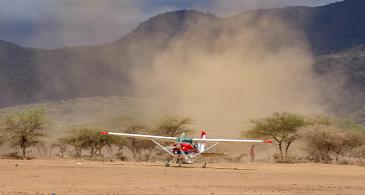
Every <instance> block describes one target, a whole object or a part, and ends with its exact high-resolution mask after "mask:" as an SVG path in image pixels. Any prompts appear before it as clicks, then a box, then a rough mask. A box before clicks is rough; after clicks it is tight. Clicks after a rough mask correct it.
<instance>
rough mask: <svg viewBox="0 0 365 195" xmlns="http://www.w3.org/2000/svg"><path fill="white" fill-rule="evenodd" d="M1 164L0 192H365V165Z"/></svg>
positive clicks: (27, 161) (73, 161) (3, 162)
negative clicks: (181, 165)
mask: <svg viewBox="0 0 365 195" xmlns="http://www.w3.org/2000/svg"><path fill="white" fill-rule="evenodd" d="M162 164H163V163H158V162H156V163H137V162H89V161H76V160H30V161H29V160H26V161H22V160H0V194H52V193H54V194H154V195H156V194H365V167H361V166H350V165H329V164H271V163H217V164H208V168H206V169H202V168H200V167H199V165H198V164H195V165H186V166H185V167H181V168H179V167H174V165H173V166H172V167H163V166H162Z"/></svg>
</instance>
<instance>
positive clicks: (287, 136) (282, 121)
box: [244, 112, 309, 160]
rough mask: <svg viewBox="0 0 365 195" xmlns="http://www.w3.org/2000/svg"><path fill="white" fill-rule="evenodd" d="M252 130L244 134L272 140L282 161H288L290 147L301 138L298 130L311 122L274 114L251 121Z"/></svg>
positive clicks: (293, 115) (294, 116)
mask: <svg viewBox="0 0 365 195" xmlns="http://www.w3.org/2000/svg"><path fill="white" fill-rule="evenodd" d="M250 122H251V123H252V128H251V129H250V130H248V131H247V132H244V134H245V135H246V136H249V137H253V138H270V139H273V140H275V142H276V143H277V145H278V148H279V152H280V153H279V154H280V158H281V160H286V159H287V156H288V150H289V147H290V145H291V144H292V143H293V142H294V141H295V140H297V138H298V137H299V134H298V130H299V129H300V128H302V127H304V126H306V125H308V124H309V122H308V121H307V120H306V119H305V118H304V117H303V116H301V115H298V114H291V113H285V112H283V113H274V114H273V115H272V116H270V117H266V118H262V119H258V120H250Z"/></svg>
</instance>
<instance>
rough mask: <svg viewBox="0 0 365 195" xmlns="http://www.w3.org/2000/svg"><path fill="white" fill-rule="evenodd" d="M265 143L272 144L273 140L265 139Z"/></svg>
mask: <svg viewBox="0 0 365 195" xmlns="http://www.w3.org/2000/svg"><path fill="white" fill-rule="evenodd" d="M264 143H266V144H272V140H271V139H265V140H264Z"/></svg>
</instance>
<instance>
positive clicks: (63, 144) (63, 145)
mask: <svg viewBox="0 0 365 195" xmlns="http://www.w3.org/2000/svg"><path fill="white" fill-rule="evenodd" d="M67 144H68V140H67V139H66V138H63V137H62V138H58V139H57V140H56V141H55V142H54V143H53V144H52V145H51V149H54V148H58V151H59V153H60V157H61V158H63V157H64V154H65V152H66V151H67Z"/></svg>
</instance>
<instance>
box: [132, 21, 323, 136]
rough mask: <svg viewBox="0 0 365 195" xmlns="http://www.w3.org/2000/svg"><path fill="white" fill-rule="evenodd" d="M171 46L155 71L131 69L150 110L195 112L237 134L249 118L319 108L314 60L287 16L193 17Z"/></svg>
mask: <svg viewBox="0 0 365 195" xmlns="http://www.w3.org/2000/svg"><path fill="white" fill-rule="evenodd" d="M237 20H238V21H239V22H237ZM168 44H169V46H168V47H167V48H166V49H164V50H163V51H160V52H158V54H157V55H156V56H155V57H154V61H153V62H151V63H152V67H151V68H150V69H147V70H146V69H135V70H134V71H133V80H134V84H135V90H136V92H137V94H138V95H139V96H140V97H143V98H147V99H152V102H153V103H152V105H151V106H150V108H148V109H150V110H153V111H156V110H158V111H159V112H161V113H167V114H178V115H190V116H191V117H192V118H193V119H194V120H195V124H194V126H195V128H199V129H200V128H201V129H206V130H208V131H209V132H211V134H212V135H217V136H238V135H240V133H241V132H242V130H244V129H245V128H248V125H249V123H248V121H249V119H252V118H257V117H264V116H267V115H270V114H272V113H273V112H281V111H285V112H294V113H300V114H305V115H311V114H318V113H321V107H320V106H319V105H320V102H319V98H318V90H317V87H316V86H317V82H318V81H317V78H316V75H315V73H314V72H313V69H312V64H313V57H312V55H311V53H310V50H309V49H308V47H307V44H306V41H305V38H304V37H303V36H302V34H301V33H300V32H298V31H296V30H295V29H293V28H291V27H290V26H288V25H286V24H285V22H283V21H280V20H278V19H276V18H260V19H257V18H251V17H249V16H241V17H240V18H225V19H224V21H223V20H222V21H221V22H220V23H217V22H212V21H211V20H209V19H202V20H198V21H190V22H189V24H188V25H187V28H186V29H185V31H184V32H182V33H181V34H180V36H178V37H177V38H175V39H173V40H172V41H171V42H169V43H168ZM140 46H141V47H144V46H143V45H140ZM141 57H143V56H141Z"/></svg>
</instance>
